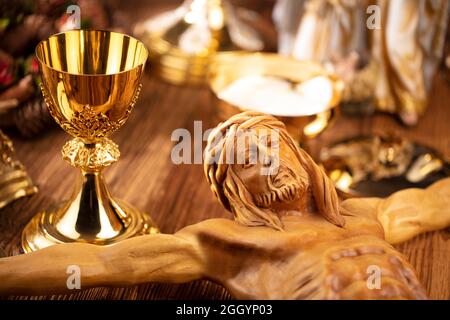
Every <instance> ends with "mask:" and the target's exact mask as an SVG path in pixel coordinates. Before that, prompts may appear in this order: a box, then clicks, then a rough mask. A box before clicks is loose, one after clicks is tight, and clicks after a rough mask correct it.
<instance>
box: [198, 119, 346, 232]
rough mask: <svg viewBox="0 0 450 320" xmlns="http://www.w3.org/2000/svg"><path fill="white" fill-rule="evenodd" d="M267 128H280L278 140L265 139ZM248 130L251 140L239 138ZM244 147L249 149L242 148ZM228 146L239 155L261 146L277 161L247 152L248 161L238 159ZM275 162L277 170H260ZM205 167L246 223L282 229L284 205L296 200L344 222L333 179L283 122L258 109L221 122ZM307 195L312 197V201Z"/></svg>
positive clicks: (238, 217)
mask: <svg viewBox="0 0 450 320" xmlns="http://www.w3.org/2000/svg"><path fill="white" fill-rule="evenodd" d="M267 132H269V133H270V134H272V135H273V134H274V132H276V135H275V139H270V138H266V139H264V138H265V137H264V135H266V134H267ZM244 135H246V136H247V137H249V139H248V142H249V143H248V145H243V144H242V143H238V142H239V141H240V140H239V138H240V137H242V136H244ZM271 138H273V137H271ZM273 140H275V143H276V145H273ZM269 141H272V145H271V144H270V142H269ZM264 142H265V143H264ZM243 146H245V147H246V150H237V149H239V148H242V147H243ZM229 150H233V153H234V154H235V155H236V154H239V153H240V152H241V153H242V152H246V153H247V154H249V150H252V151H257V153H258V155H261V154H264V155H265V156H266V158H271V159H275V160H272V161H269V163H268V164H267V163H266V164H264V163H262V162H261V161H259V162H258V159H256V160H257V161H256V162H255V161H253V162H252V163H251V161H249V157H248V156H247V157H246V158H245V160H246V161H245V163H236V162H238V161H236V160H237V159H236V158H235V157H234V158H232V159H229V158H228V159H227V155H228V157H229V154H230V152H228V151H229ZM259 158H260V159H259V160H261V158H262V157H259ZM274 162H276V163H277V165H278V167H277V168H276V169H277V170H274V172H273V173H272V174H266V175H263V174H261V172H262V171H261V170H262V169H263V168H264V166H266V167H268V166H270V165H271V164H273V163H274ZM204 169H205V175H206V177H207V179H208V182H209V183H210V185H211V188H212V190H213V192H214V194H215V195H216V197H217V198H218V199H219V201H220V202H221V203H222V205H223V206H224V207H225V208H226V209H228V210H230V211H232V212H233V214H234V215H235V219H236V221H238V222H240V223H242V224H244V225H246V226H261V225H265V226H269V227H272V228H275V229H278V230H282V229H283V223H282V222H281V219H280V218H281V217H280V212H282V211H283V210H280V209H283V208H282V204H283V203H289V202H295V201H303V202H304V203H302V204H300V207H302V208H303V209H304V210H308V209H309V210H314V209H317V211H318V213H319V214H321V215H322V216H323V217H324V218H325V219H327V220H328V221H329V222H331V223H333V224H335V225H337V226H343V225H344V223H345V221H344V219H343V218H342V216H341V215H340V213H339V200H338V196H337V194H336V191H335V189H334V187H333V184H332V182H331V180H330V179H329V178H328V177H327V176H326V174H325V173H324V172H323V170H322V169H321V168H320V167H319V166H318V165H317V164H315V163H314V161H313V160H312V159H311V157H310V156H309V155H308V154H307V153H306V152H305V151H303V150H302V149H300V148H299V147H298V146H297V144H296V142H295V141H294V140H293V139H292V138H291V137H290V136H289V135H288V133H287V131H286V129H285V127H284V124H283V123H282V122H280V121H279V120H277V119H276V118H273V117H267V115H265V114H262V113H259V112H244V113H240V114H238V115H236V116H234V117H232V118H230V119H229V120H227V121H225V122H223V123H222V124H220V125H219V126H218V127H217V128H216V129H215V130H214V131H213V132H212V133H211V135H210V136H209V139H208V147H207V149H206V150H205V168H204ZM308 195H310V196H309V197H308ZM308 199H309V200H313V201H311V203H308Z"/></svg>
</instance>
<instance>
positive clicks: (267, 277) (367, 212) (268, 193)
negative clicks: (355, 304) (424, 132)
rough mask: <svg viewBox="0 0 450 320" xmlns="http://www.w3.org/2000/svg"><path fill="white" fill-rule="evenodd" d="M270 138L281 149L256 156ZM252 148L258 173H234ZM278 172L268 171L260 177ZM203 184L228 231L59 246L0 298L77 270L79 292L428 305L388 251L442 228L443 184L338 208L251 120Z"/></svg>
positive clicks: (31, 260)
mask: <svg viewBox="0 0 450 320" xmlns="http://www.w3.org/2000/svg"><path fill="white" fill-rule="evenodd" d="M249 130H250V132H251V134H252V135H253V137H254V138H255V139H250V140H249V141H250V142H249V147H248V148H244V149H242V148H236V146H237V140H238V136H239V134H240V133H242V132H244V131H246V132H248V131H249ZM267 132H269V135H272V134H274V133H276V134H277V136H278V140H277V141H278V142H277V141H275V142H272V143H270V144H262V143H261V141H262V140H264V139H260V138H261V136H262V135H267ZM266 141H267V139H266ZM229 146H235V148H229V149H227V148H228V147H229ZM251 148H253V150H255V149H256V150H258V153H259V154H263V155H264V157H263V158H264V159H265V161H262V162H261V161H257V162H253V161H249V160H250V157H247V156H245V157H243V158H244V159H246V161H244V162H243V163H239V162H238V161H232V160H233V159H236V158H237V156H238V155H239V153H240V152H247V151H248V150H249V149H251ZM226 150H232V151H233V152H226ZM273 150H277V152H273ZM276 157H278V158H276ZM226 158H228V159H226ZM274 161H275V163H276V164H277V166H276V170H273V171H269V172H270V174H261V173H262V172H263V171H262V169H264V168H265V167H270V166H273V163H274ZM205 173H206V176H207V180H208V182H209V183H210V185H211V188H212V190H213V192H214V194H215V195H216V196H217V198H218V199H219V201H220V202H221V203H222V204H223V206H224V207H225V208H226V209H228V210H230V211H231V212H232V213H233V214H234V218H235V219H234V221H233V220H228V219H210V220H205V221H202V222H200V223H197V224H195V225H191V226H188V227H185V228H184V229H182V230H180V231H178V232H177V233H175V234H173V235H169V234H157V235H149V236H141V237H137V238H132V239H128V240H124V241H123V242H121V243H118V244H114V245H111V246H95V245H90V244H80V243H73V244H61V245H57V246H53V247H50V248H47V249H44V250H41V251H38V252H34V253H30V254H27V255H21V256H16V257H8V258H3V259H0V293H1V294H45V293H53V292H64V291H67V286H66V280H67V274H66V269H67V266H69V265H78V266H80V271H81V287H82V288H83V289H85V288H89V287H95V286H127V285H135V284H138V283H144V282H170V283H181V282H188V281H192V280H196V279H209V280H212V281H215V282H217V283H220V284H222V285H223V286H224V287H225V288H226V289H228V290H229V292H230V293H231V294H232V295H233V296H234V297H236V298H238V299H424V298H426V294H425V291H424V289H423V288H422V286H421V284H420V283H419V281H418V279H417V276H416V274H415V271H414V270H413V268H412V267H411V265H410V264H409V263H408V262H407V261H406V259H405V258H404V257H403V256H402V255H401V254H400V253H399V252H398V251H396V250H395V249H394V248H393V247H392V246H391V244H394V243H398V242H401V241H405V240H408V239H410V238H412V237H413V236H415V235H417V234H419V233H422V232H425V231H430V230H436V229H439V228H443V227H448V226H449V225H450V179H445V180H442V181H440V182H438V183H436V184H434V185H432V186H430V187H429V188H428V189H426V190H419V189H409V190H404V191H400V192H398V193H396V194H393V195H392V196H390V197H388V198H387V199H378V198H366V199H364V198H354V199H348V200H345V201H342V202H340V201H339V198H338V196H337V194H336V191H335V189H334V187H333V185H332V182H331V181H330V180H329V179H328V177H327V176H326V175H325V173H324V172H323V171H322V169H321V168H319V167H318V166H317V165H316V164H315V163H314V161H313V160H312V159H311V158H310V156H309V155H308V154H307V153H306V152H304V151H303V150H302V149H300V148H299V147H298V146H297V145H296V143H295V142H294V141H293V140H292V138H291V137H290V136H289V135H288V133H287V132H286V130H285V127H284V125H283V124H282V123H281V122H279V121H278V120H276V119H275V118H273V117H271V116H267V115H264V114H261V113H256V112H245V113H241V114H238V115H236V116H234V117H232V118H230V119H229V120H228V121H226V122H224V123H222V124H220V125H219V126H218V127H217V128H216V129H215V131H213V132H212V134H211V136H210V138H209V141H208V145H207V147H206V150H205Z"/></svg>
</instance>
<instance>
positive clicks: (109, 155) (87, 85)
mask: <svg viewBox="0 0 450 320" xmlns="http://www.w3.org/2000/svg"><path fill="white" fill-rule="evenodd" d="M36 56H37V58H38V60H39V64H40V69H41V75H42V85H41V89H42V94H43V96H44V99H45V101H46V103H47V106H48V108H49V110H50V113H51V114H52V116H53V117H54V119H55V120H56V122H57V123H58V124H59V125H60V126H61V127H62V128H63V129H64V130H65V131H66V132H67V133H69V134H70V135H72V136H74V137H75V138H74V139H72V140H70V141H68V142H67V143H66V144H65V145H64V147H63V149H62V156H63V158H64V160H66V161H67V162H69V163H70V164H71V165H72V166H74V167H77V168H80V169H81V174H80V175H79V178H78V181H77V183H76V186H75V189H74V191H73V193H72V196H71V197H70V199H69V200H68V201H66V202H64V203H63V204H62V205H59V206H56V207H53V208H51V209H49V210H46V211H44V212H41V213H39V214H38V215H36V216H35V217H34V218H33V219H32V220H31V221H30V223H29V224H28V225H27V226H26V227H25V230H24V232H23V235H22V246H23V249H24V251H25V252H30V251H35V250H38V249H42V248H45V247H48V246H51V245H54V244H57V243H64V242H88V243H93V244H99V245H106V244H111V243H115V242H117V241H120V240H123V239H125V238H129V237H132V236H136V235H140V234H148V233H155V232H158V229H157V228H156V227H155V226H154V224H153V222H152V220H151V219H150V217H149V216H147V215H145V214H143V213H141V212H139V211H138V210H136V209H135V208H134V207H132V206H130V205H128V204H126V203H124V202H122V201H119V200H116V199H114V198H112V197H111V195H110V193H109V191H108V188H107V187H106V184H105V182H104V178H103V175H102V170H103V168H105V167H107V166H109V165H111V164H112V163H114V162H116V161H117V160H118V158H119V155H120V153H119V149H118V147H117V145H116V144H115V143H114V142H112V141H111V140H110V139H108V138H107V137H108V136H109V135H110V134H111V133H113V132H114V131H116V130H117V129H119V128H120V127H121V126H122V125H123V124H124V123H125V121H126V120H127V118H128V116H129V114H130V112H131V111H132V109H133V106H134V104H135V103H136V100H137V98H138V96H139V92H140V89H141V84H140V80H141V77H142V74H143V72H144V66H145V62H146V60H147V56H148V52H147V49H146V48H145V46H144V45H143V44H142V43H141V42H140V41H138V40H136V39H134V38H132V37H130V36H127V35H123V34H120V33H115V32H108V31H87V30H73V31H68V32H64V33H60V34H57V35H53V36H51V37H50V38H48V39H47V40H44V41H42V42H41V43H39V45H38V46H37V48H36Z"/></svg>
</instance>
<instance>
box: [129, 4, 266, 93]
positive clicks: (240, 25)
mask: <svg viewBox="0 0 450 320" xmlns="http://www.w3.org/2000/svg"><path fill="white" fill-rule="evenodd" d="M242 13H245V14H242ZM256 16H258V14H257V13H256V12H253V11H248V10H246V11H244V10H242V9H239V10H238V9H237V8H235V7H234V6H233V5H232V4H231V3H230V2H229V1H227V0H186V1H184V2H183V4H182V5H181V6H179V7H178V8H176V9H174V10H170V11H166V12H163V13H162V14H159V15H157V16H155V17H152V18H150V19H148V20H147V21H145V22H143V23H140V24H138V25H137V26H136V28H135V33H136V34H138V35H139V36H140V37H141V38H142V39H144V41H145V43H146V45H147V46H148V47H149V49H150V57H149V58H150V60H151V62H152V63H153V66H154V70H156V72H157V73H158V74H159V76H161V77H162V78H163V79H164V80H166V81H168V82H170V83H174V84H190V85H203V84H206V82H207V81H206V78H207V72H208V67H209V65H210V63H211V61H212V58H213V57H214V56H215V54H216V53H219V52H225V51H232V50H245V51H260V50H263V49H264V47H265V46H266V44H265V41H264V40H263V38H262V36H261V35H260V34H259V33H258V32H257V31H256V29H254V28H253V27H252V25H251V24H249V23H247V22H252V21H248V20H252V19H248V18H249V17H253V20H255V18H256ZM246 18H247V19H246Z"/></svg>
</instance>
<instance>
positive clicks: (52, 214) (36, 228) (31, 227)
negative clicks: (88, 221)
mask: <svg viewBox="0 0 450 320" xmlns="http://www.w3.org/2000/svg"><path fill="white" fill-rule="evenodd" d="M116 205H117V209H118V211H120V213H119V212H118V214H124V213H125V215H126V221H125V224H126V223H129V224H128V225H123V228H121V230H120V231H119V232H117V234H115V235H114V236H112V237H110V238H104V237H101V236H99V235H98V234H97V235H92V236H89V235H86V234H82V235H80V237H79V238H69V237H67V236H66V235H64V234H62V233H61V232H60V231H59V230H58V227H57V222H58V220H59V221H60V220H61V219H59V218H58V217H59V216H60V212H61V210H64V209H65V208H66V207H67V202H65V203H63V204H61V205H60V206H56V207H51V208H49V209H48V210H45V211H42V212H40V213H38V214H37V215H36V216H34V217H33V219H32V220H31V221H30V222H29V223H28V225H27V226H26V227H25V229H24V231H23V233H22V248H23V250H24V252H25V253H29V252H32V251H37V250H40V249H44V248H46V247H49V246H52V245H55V244H61V243H69V242H84V243H92V244H97V245H109V244H113V243H116V242H119V241H121V240H124V239H127V238H131V237H135V236H139V235H145V234H155V233H159V229H158V228H157V227H156V226H155V224H154V223H153V221H152V219H151V218H150V216H149V215H147V214H145V213H142V212H141V211H139V210H137V209H136V208H135V207H133V206H131V205H129V204H128V203H126V202H124V201H120V200H116ZM70 231H71V232H76V231H75V230H70Z"/></svg>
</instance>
